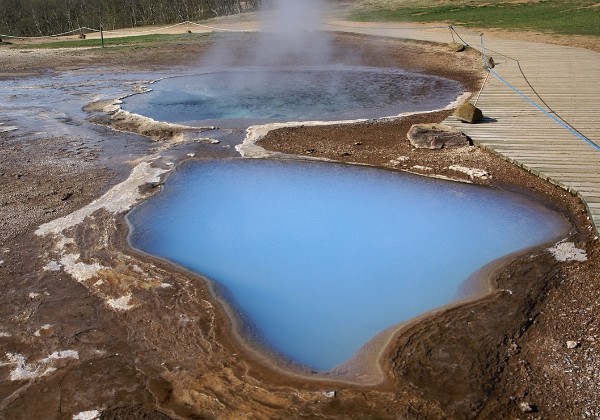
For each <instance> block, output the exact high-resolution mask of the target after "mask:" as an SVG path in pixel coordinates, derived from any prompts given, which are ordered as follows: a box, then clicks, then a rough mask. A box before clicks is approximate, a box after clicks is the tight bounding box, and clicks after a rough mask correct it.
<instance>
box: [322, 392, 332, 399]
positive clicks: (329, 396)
mask: <svg viewBox="0 0 600 420" xmlns="http://www.w3.org/2000/svg"><path fill="white" fill-rule="evenodd" d="M323 395H325V396H326V397H327V398H334V397H335V391H325V392H323Z"/></svg>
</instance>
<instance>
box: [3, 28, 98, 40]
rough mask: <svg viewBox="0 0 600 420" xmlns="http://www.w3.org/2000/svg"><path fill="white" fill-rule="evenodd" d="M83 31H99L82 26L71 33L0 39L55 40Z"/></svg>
mask: <svg viewBox="0 0 600 420" xmlns="http://www.w3.org/2000/svg"><path fill="white" fill-rule="evenodd" d="M83 30H87V31H93V32H100V29H92V28H88V27H87V26H82V27H79V28H77V29H73V30H72V31H67V32H62V33H60V34H52V35H40V36H15V35H5V34H0V38H8V39H45V38H57V37H59V36H67V35H74V34H76V33H81V32H82V31H83Z"/></svg>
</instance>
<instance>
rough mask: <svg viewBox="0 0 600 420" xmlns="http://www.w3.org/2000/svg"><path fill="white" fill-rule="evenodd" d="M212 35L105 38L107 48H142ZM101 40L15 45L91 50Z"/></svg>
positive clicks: (200, 38) (195, 39)
mask: <svg viewBox="0 0 600 420" xmlns="http://www.w3.org/2000/svg"><path fill="white" fill-rule="evenodd" d="M210 36H211V34H177V35H159V34H153V35H140V36H127V37H121V38H105V39H104V46H105V47H111V48H115V47H141V46H154V45H164V44H168V43H181V42H190V41H198V40H204V39H208V37H210ZM100 46H101V42H100V39H75V40H68V41H46V42H40V43H34V44H21V45H14V47H16V48H27V49H29V48H41V49H49V48H89V47H100Z"/></svg>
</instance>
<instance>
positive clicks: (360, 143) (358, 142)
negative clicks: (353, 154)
mask: <svg viewBox="0 0 600 420" xmlns="http://www.w3.org/2000/svg"><path fill="white" fill-rule="evenodd" d="M354 145H355V146H362V142H360V141H357V142H356V143H354Z"/></svg>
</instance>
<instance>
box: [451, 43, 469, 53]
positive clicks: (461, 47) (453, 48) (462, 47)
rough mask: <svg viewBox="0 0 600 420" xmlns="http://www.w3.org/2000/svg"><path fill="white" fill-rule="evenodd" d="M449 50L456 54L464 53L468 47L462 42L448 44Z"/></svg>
mask: <svg viewBox="0 0 600 420" xmlns="http://www.w3.org/2000/svg"><path fill="white" fill-rule="evenodd" d="M448 48H450V50H451V51H454V52H463V51H464V50H465V49H466V48H467V47H466V46H465V44H461V43H460V42H451V43H449V44H448Z"/></svg>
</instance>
